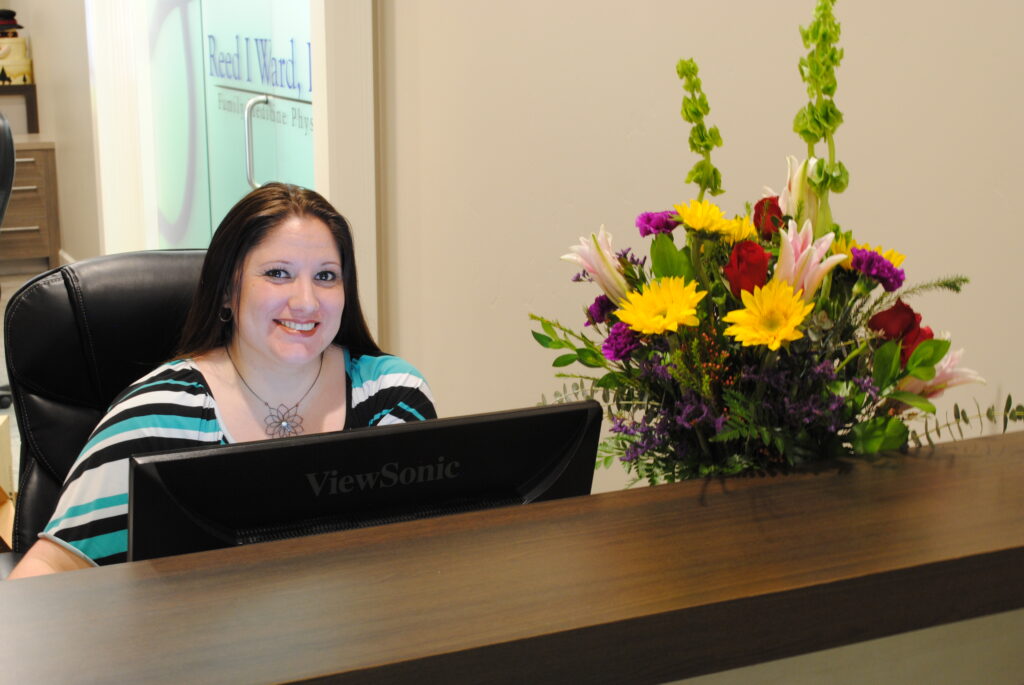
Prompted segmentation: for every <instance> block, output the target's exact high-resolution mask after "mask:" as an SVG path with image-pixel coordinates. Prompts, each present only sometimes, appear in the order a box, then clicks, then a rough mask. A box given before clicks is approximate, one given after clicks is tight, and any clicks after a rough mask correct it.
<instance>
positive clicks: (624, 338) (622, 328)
mask: <svg viewBox="0 0 1024 685" xmlns="http://www.w3.org/2000/svg"><path fill="white" fill-rule="evenodd" d="M639 346H640V341H639V340H637V337H636V334H635V333H633V331H632V330H630V328H629V326H627V325H626V324H624V323H622V322H621V321H618V322H616V324H615V325H614V326H612V329H611V330H610V331H609V332H608V337H607V338H605V341H604V344H603V345H602V346H601V351H602V352H604V356H605V357H606V358H607V359H608V360H609V361H613V362H617V361H621V360H623V359H625V358H626V357H627V356H629V353H630V352H632V351H633V350H635V349H636V348H638V347H639Z"/></svg>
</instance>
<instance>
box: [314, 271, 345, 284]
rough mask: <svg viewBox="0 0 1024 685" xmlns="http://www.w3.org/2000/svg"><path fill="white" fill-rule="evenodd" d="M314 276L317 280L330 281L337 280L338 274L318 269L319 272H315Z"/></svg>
mask: <svg viewBox="0 0 1024 685" xmlns="http://www.w3.org/2000/svg"><path fill="white" fill-rule="evenodd" d="M315 278H316V280H318V281H327V282H332V281H336V280H338V279H339V278H340V276H338V274H337V273H335V272H333V271H320V272H319V273H317V275H316V276H315Z"/></svg>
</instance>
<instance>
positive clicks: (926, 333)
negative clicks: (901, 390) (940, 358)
mask: <svg viewBox="0 0 1024 685" xmlns="http://www.w3.org/2000/svg"><path fill="white" fill-rule="evenodd" d="M868 326H869V327H871V328H873V329H875V330H876V331H879V332H881V334H882V337H883V338H884V339H885V340H900V341H902V343H903V344H902V346H901V347H900V361H901V362H902V363H903V365H904V366H906V365H907V360H908V359H910V355H911V354H913V353H914V350H915V349H916V348H917V346H918V345H920V344H921V343H922V342H923V341H925V340H931V339H932V338H934V337H935V335H934V334H933V333H932V329H931V328H929V327H928V326H922V325H921V315H920V314H918V313H917V312H915V311H914V310H913V309H911V308H910V307H909V306H908V305H907V304H906V303H904V302H903V300H896V304H894V305H893V306H892V307H889V308H888V309H886V310H885V311H882V312H878V313H877V314H875V315H874V316H872V317H871V318H870V319H868Z"/></svg>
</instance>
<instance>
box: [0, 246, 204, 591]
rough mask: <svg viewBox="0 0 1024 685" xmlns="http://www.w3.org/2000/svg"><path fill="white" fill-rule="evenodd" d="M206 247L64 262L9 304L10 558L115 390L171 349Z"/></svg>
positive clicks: (37, 526) (31, 537)
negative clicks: (15, 434) (17, 439)
mask: <svg viewBox="0 0 1024 685" xmlns="http://www.w3.org/2000/svg"><path fill="white" fill-rule="evenodd" d="M205 254H206V251H205V250H157V251H151V252H128V253H123V254H115V255H109V256H106V257H97V258H95V259H88V260H84V261H81V262H76V263H74V264H67V265H65V266H62V267H59V268H57V269H51V270H50V271H47V272H46V273H43V274H41V275H39V276H37V277H35V278H34V279H32V280H31V281H29V282H28V283H26V284H25V285H24V286H22V287H21V289H20V290H18V292H16V293H15V294H14V295H13V296H12V297H11V300H10V302H8V304H7V312H6V314H5V317H4V343H5V345H6V347H7V374H8V378H9V379H10V383H11V391H12V394H13V396H14V411H15V416H16V417H17V421H18V430H19V431H20V433H21V475H20V477H19V478H18V499H17V503H16V506H15V515H14V539H13V544H12V547H13V550H14V552H13V553H6V554H0V557H4V556H6V557H7V558H6V560H4V559H0V577H5V576H6V572H4V570H3V567H4V566H5V565H6V566H7V567H8V572H9V568H10V567H12V566H13V563H14V562H15V561H16V559H17V558H18V557H20V555H21V554H23V553H24V552H25V551H26V550H28V548H29V547H31V546H32V544H33V543H34V542H35V540H36V535H37V533H39V531H40V530H42V529H43V527H44V526H45V525H46V524H47V522H48V521H49V519H50V516H51V515H52V514H53V511H54V509H55V508H56V505H57V497H58V495H59V493H60V488H61V484H62V483H63V482H64V478H65V476H66V475H67V473H68V470H69V469H70V467H71V465H72V463H73V462H74V460H75V458H76V457H77V456H78V453H79V451H80V450H81V449H82V447H83V446H84V445H85V442H86V440H87V439H88V437H89V433H90V432H91V431H92V429H93V427H94V426H95V425H96V424H97V423H98V422H99V420H100V418H102V416H103V414H104V413H105V412H106V410H107V408H108V407H109V406H110V403H111V401H112V400H113V399H114V397H115V396H116V395H117V394H118V393H119V392H120V391H121V390H123V389H124V388H126V387H127V386H128V385H129V384H130V383H131V382H132V381H134V380H135V379H137V378H139V377H140V376H143V375H145V374H146V373H148V372H149V371H151V370H153V369H154V368H156V367H157V366H158V365H160V364H161V363H162V362H164V361H166V360H167V359H169V358H170V357H171V356H172V354H173V353H174V346H175V345H176V344H177V341H178V335H179V333H180V331H181V327H182V325H183V323H184V320H185V314H186V312H187V310H188V306H189V303H190V302H191V299H192V294H193V292H194V290H195V287H196V284H197V283H198V282H199V271H200V268H201V266H202V262H203V257H204V256H205Z"/></svg>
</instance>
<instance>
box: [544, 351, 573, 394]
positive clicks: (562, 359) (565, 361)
mask: <svg viewBox="0 0 1024 685" xmlns="http://www.w3.org/2000/svg"><path fill="white" fill-rule="evenodd" d="M575 361H579V357H578V356H577V355H576V353H575V352H573V353H571V354H563V355H561V356H559V357H556V358H555V361H553V362H551V366H569V364H572V363H573V362H575ZM555 395H556V396H557V395H558V393H555Z"/></svg>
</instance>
